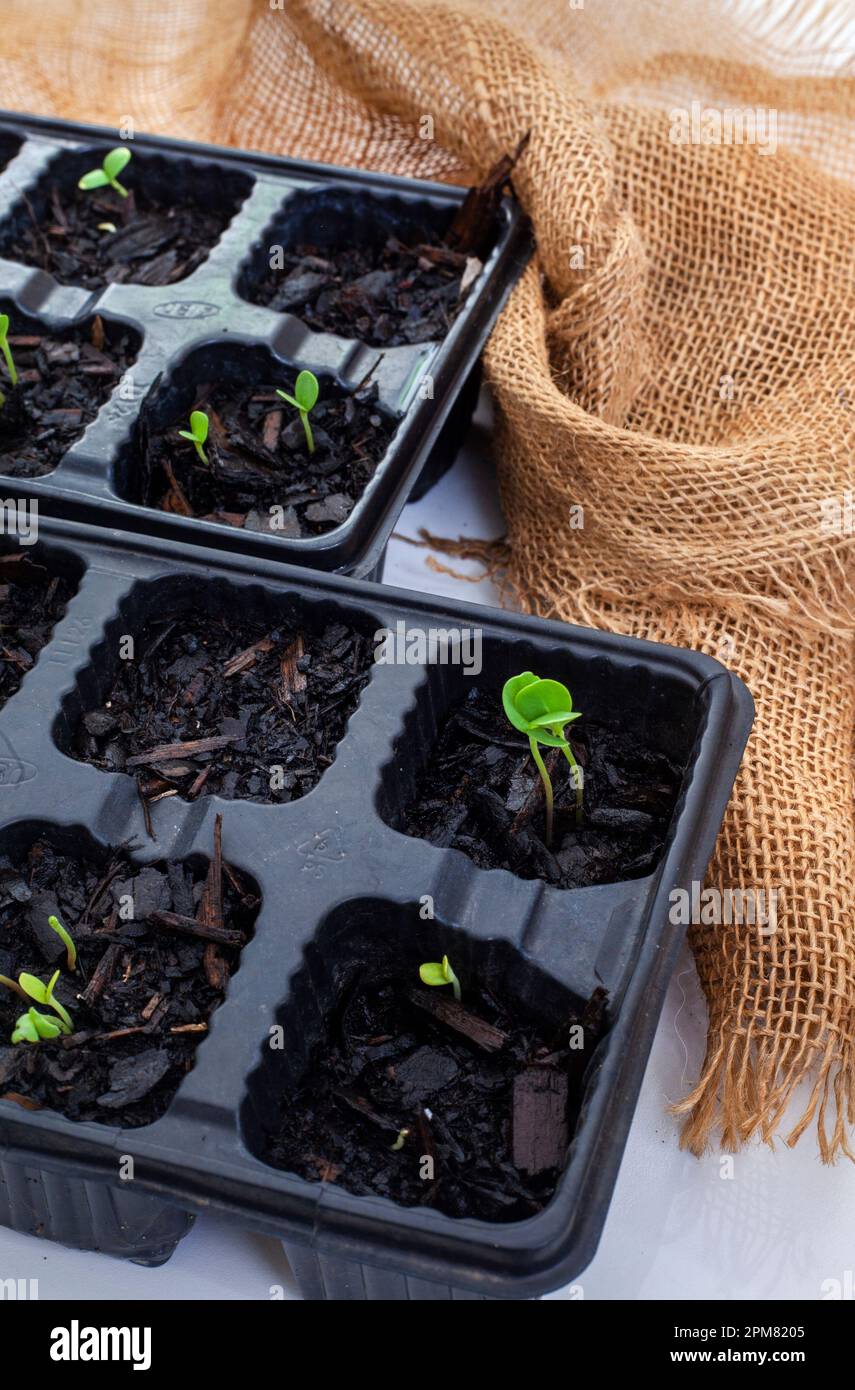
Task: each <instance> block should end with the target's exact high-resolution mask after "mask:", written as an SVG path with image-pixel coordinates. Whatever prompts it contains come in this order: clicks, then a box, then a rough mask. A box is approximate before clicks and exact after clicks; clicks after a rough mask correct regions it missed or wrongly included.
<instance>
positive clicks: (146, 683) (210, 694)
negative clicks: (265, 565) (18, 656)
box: [71, 614, 371, 806]
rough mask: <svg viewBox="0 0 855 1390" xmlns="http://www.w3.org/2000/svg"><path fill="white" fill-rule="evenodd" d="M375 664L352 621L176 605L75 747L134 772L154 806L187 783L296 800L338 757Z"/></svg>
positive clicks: (151, 630) (187, 790)
mask: <svg viewBox="0 0 855 1390" xmlns="http://www.w3.org/2000/svg"><path fill="white" fill-rule="evenodd" d="M370 666H371V647H370V644H369V642H368V639H367V638H365V637H362V636H360V635H359V634H358V633H357V632H355V631H354V630H353V629H352V628H349V627H347V626H345V624H343V623H339V622H329V623H328V624H327V625H326V627H325V628H324V629H323V631H321V632H319V633H313V632H309V631H307V630H305V629H304V628H302V627H300V626H297V625H295V624H294V623H293V622H292V623H289V624H288V625H284V624H280V623H277V621H276V620H275V619H274V618H271V620H270V622H269V624H260V623H258V622H248V621H243V620H242V619H241V618H240V617H238V616H235V617H210V616H205V615H203V614H199V615H193V616H188V615H187V614H180V615H176V616H172V617H170V616H168V615H166V616H164V617H162V618H159V619H157V620H156V621H153V622H150V623H149V624H148V625H147V626H146V627H145V629H144V631H143V632H142V633H141V634H140V635H139V637H138V638H137V659H136V660H133V661H123V662H122V663H121V664H120V666H119V669H118V672H117V674H116V677H115V679H114V680H113V683H112V685H111V687H110V689H109V691H108V693H107V695H106V697H105V699H104V700H103V702H102V703H100V704H99V705H97V706H96V707H94V708H92V709H88V710H86V711H85V712H84V713H83V714H82V716H81V719H80V722H79V724H78V726H77V729H76V732H75V735H74V742H73V748H72V750H71V752H72V754H73V756H75V757H77V758H79V759H81V760H82V761H84V762H89V763H94V764H95V766H96V767H99V768H101V769H103V770H104V771H108V772H128V773H131V774H132V775H135V776H136V777H137V779H138V785H139V790H140V795H141V797H142V799H143V802H144V804H145V805H146V806H148V805H149V804H150V803H151V802H153V801H156V800H158V799H159V798H160V797H163V796H169V795H173V796H174V795H175V794H176V793H177V794H179V795H180V796H182V797H184V798H185V799H187V800H195V798H196V797H198V796H205V795H209V794H210V793H213V792H216V793H217V794H218V795H220V796H223V797H227V798H240V799H242V800H246V801H258V802H286V801H292V800H296V798H297V797H300V796H305V794H306V792H308V791H311V789H312V787H314V786H315V785H316V783H317V782H318V781H319V780H320V778H321V776H322V774H323V772H324V770H325V769H326V768H327V767H328V766H329V765H330V763H331V762H332V761H333V758H334V757H335V749H336V744H337V743H338V741H339V739H340V738H341V737H342V735H343V734H344V730H345V726H346V724H347V720H348V719H349V717H350V715H351V714H352V713H353V711H354V709H355V708H356V705H357V702H358V700H359V693H360V691H361V690H362V687H363V686H364V685H365V683H366V681H367V680H368V676H369V671H370ZM274 769H279V771H278V772H274ZM271 774H273V775H271Z"/></svg>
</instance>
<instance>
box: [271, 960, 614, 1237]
mask: <svg viewBox="0 0 855 1390" xmlns="http://www.w3.org/2000/svg"><path fill="white" fill-rule="evenodd" d="M461 983H462V986H463V998H462V1002H461V1003H457V1002H456V1001H455V1000H454V999H453V997H452V996H451V994H450V992H448V991H445V990H443V991H439V990H437V989H433V988H428V987H427V986H425V985H423V984H422V983H421V981H420V979H419V973H418V966H417V965H416V964H412V965H410V966H408V967H406V968H404V967H400V968H398V969H395V968H392V967H388V968H385V969H382V970H376V969H375V970H372V969H371V968H370V967H368V968H363V969H362V970H360V971H359V972H357V973H356V974H355V976H354V977H353V978H351V980H350V982H349V985H348V986H347V987H346V988H345V989H344V990H343V991H342V993H341V996H340V998H339V1001H338V1003H337V1005H336V1007H335V1009H334V1011H333V1013H332V1015H331V1016H330V1017H328V1019H327V1031H326V1038H325V1040H324V1041H323V1042H322V1043H321V1044H319V1045H318V1046H317V1047H316V1048H315V1049H314V1052H313V1054H312V1059H311V1062H310V1066H309V1069H308V1072H307V1074H306V1075H305V1077H304V1078H303V1079H302V1082H301V1085H300V1088H299V1091H298V1092H297V1093H296V1094H289V1095H285V1096H283V1099H282V1105H281V1114H280V1116H279V1118H278V1120H277V1123H276V1125H275V1127H274V1129H273V1130H272V1131H269V1132H268V1133H267V1135H266V1139H265V1147H264V1152H263V1157H264V1158H265V1159H266V1161H267V1162H268V1163H270V1164H272V1165H274V1166H275V1167H277V1168H285V1169H287V1170H288V1171H289V1172H294V1173H297V1174H299V1175H300V1176H302V1177H306V1178H310V1179H312V1180H314V1181H316V1182H317V1181H321V1182H334V1183H338V1184H339V1185H340V1186H341V1187H344V1188H346V1189H347V1190H348V1191H349V1192H355V1193H360V1194H363V1195H365V1194H369V1193H373V1194H375V1195H377V1196H381V1197H389V1198H391V1199H392V1200H393V1201H395V1202H399V1203H400V1204H401V1205H403V1206H430V1207H434V1208H435V1209H436V1210H437V1211H442V1212H444V1213H445V1214H446V1215H447V1216H457V1217H471V1218H476V1219H479V1220H484V1221H517V1220H522V1219H524V1218H525V1217H528V1216H532V1215H533V1214H534V1213H535V1212H537V1211H540V1210H541V1208H542V1207H543V1206H545V1205H546V1203H547V1202H548V1201H549V1199H550V1197H551V1196H552V1194H553V1192H554V1190H555V1186H556V1183H557V1181H558V1178H559V1176H560V1174H561V1170H562V1168H563V1166H564V1162H565V1158H566V1152H567V1146H568V1143H569V1139H570V1136H571V1135H572V1132H573V1126H574V1122H575V1118H576V1115H577V1114H578V1110H579V1107H580V1104H581V1096H582V1078H583V1073H584V1070H585V1068H586V1066H587V1064H588V1061H589V1059H590V1056H591V1049H592V1047H593V1046H594V1045H595V1044H596V1041H597V1039H598V1037H599V1036H600V1035H601V1033H602V1030H603V1027H604V1006H605V993H604V991H602V990H598V991H596V993H595V994H594V995H592V996H591V999H590V1000H589V1001H588V1003H587V1005H586V1006H584V1008H583V1009H581V1010H580V1011H579V1013H578V1015H574V1016H569V1017H567V1019H566V1020H565V1021H564V1022H563V1024H562V1026H561V1027H560V1028H558V1029H556V1028H555V1027H552V1028H551V1029H549V1028H544V1027H541V1026H539V1025H538V1024H536V1023H533V1022H532V1020H531V1018H530V1016H529V1015H527V1014H525V1013H523V1012H522V1011H521V1010H520V1009H519V1008H518V1007H517V1006H516V1005H514V1004H513V1003H511V1002H509V1001H507V1000H503V999H500V998H498V997H497V996H496V995H495V994H493V993H492V992H491V991H490V990H488V989H487V988H485V987H484V986H482V985H479V984H478V983H477V982H475V981H469V980H465V979H464V980H462V982H461ZM576 1024H581V1025H582V1027H583V1029H584V1037H585V1046H584V1048H578V1049H575V1050H574V1049H573V1048H571V1047H570V1045H569V1040H570V1037H571V1034H570V1029H571V1028H572V1027H573V1026H574V1025H576ZM425 1158H430V1159H431V1160H432V1164H431V1171H432V1176H430V1175H428V1170H427V1169H426V1168H425V1165H424V1160H425Z"/></svg>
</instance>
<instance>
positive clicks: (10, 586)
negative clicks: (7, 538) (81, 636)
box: [0, 550, 75, 709]
mask: <svg viewBox="0 0 855 1390" xmlns="http://www.w3.org/2000/svg"><path fill="white" fill-rule="evenodd" d="M74 592H75V585H74V584H73V583H72V581H71V580H70V579H65V578H64V577H63V576H62V575H58V574H51V573H50V571H49V570H47V569H45V567H44V565H42V564H40V563H39V561H38V560H37V559H33V558H32V557H31V556H30V555H29V554H28V553H27V551H26V550H15V551H11V552H10V553H9V554H8V555H2V556H0V709H2V707H3V705H5V703H6V701H7V700H8V699H9V697H10V695H14V694H15V691H16V690H17V689H18V688H19V687H20V684H21V681H22V680H23V679H24V676H25V675H26V674H27V672H28V671H29V670H30V669H31V667H33V666H35V664H36V658H37V656H38V654H39V652H40V651H41V649H42V647H44V646H45V645H46V644H47V643H48V642H49V641H50V635H51V633H52V632H53V629H54V627H55V626H56V624H57V623H58V622H59V620H60V618H61V617H62V615H63V613H64V612H65V607H66V604H67V603H68V601H69V599H70V598H72V597H73V595H74Z"/></svg>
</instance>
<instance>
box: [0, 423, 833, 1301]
mask: <svg viewBox="0 0 855 1390" xmlns="http://www.w3.org/2000/svg"><path fill="white" fill-rule="evenodd" d="M482 418H483V417H481V416H479V419H482ZM484 437H485V436H484V434H483V433H482V435H481V438H482V439H483V438H484ZM477 439H478V436H477V435H476V442H477ZM420 526H424V527H426V528H427V529H428V530H429V531H432V532H433V533H434V534H438V535H445V536H457V535H469V536H481V537H484V536H495V535H499V534H501V531H502V521H501V514H500V511H499V507H498V503H497V500H496V494H495V487H494V484H493V476H492V469H491V465H490V463H489V460H488V459H487V458H486V457H484V456H483V454H482V453H481V452H480V451H479V450H478V449H473V450H469V451H467V453H466V454H465V456H464V457H462V458H461V459H460V460H459V461H458V463H457V464H456V465H455V467H454V469H453V470H452V472H451V473H450V474H448V475H447V476H446V478H445V479H443V481H442V482H441V483H440V484H439V485H438V487H437V488H435V489H434V491H433V492H431V493H429V494H428V496H427V497H426V498H424V499H423V500H422V501H421V502H420V503H418V504H416V505H415V506H412V507H409V508H407V510H406V511H405V512H404V514H403V516H402V517H401V521H400V523H399V527H398V529H399V531H400V532H402V533H403V534H405V535H409V536H416V535H417V532H418V528H419V527H420ZM429 553H430V552H429V551H426V550H422V549H416V548H415V547H412V546H408V545H406V544H405V543H404V542H403V541H393V542H392V543H391V545H390V550H389V557H388V565H387V572H386V576H385V578H386V582H387V583H391V584H398V585H401V586H404V587H408V588H413V589H418V590H422V591H425V592H435V593H442V594H451V595H459V596H462V597H464V598H467V599H469V600H471V601H476V602H481V603H490V602H492V601H494V599H495V594H494V591H493V590H492V586H491V585H489V584H485V583H483V582H482V583H479V584H477V585H476V584H468V583H464V582H461V581H459V580H454V579H451V578H450V577H448V576H447V575H441V574H437V573H435V572H434V571H433V570H431V569H430V568H429V567H428V566H427V565H426V564H425V558H426V556H427V555H428V554H429ZM437 558H438V559H439V560H440V562H441V563H448V564H450V565H451V567H452V568H454V569H469V570H474V568H475V567H474V566H467V565H465V564H463V563H461V562H459V561H457V560H446V559H445V558H444V557H442V556H438V557H437ZM705 1030H706V1012H705V1006H704V1003H703V998H702V996H701V994H700V990H699V987H698V983H697V977H696V975H695V971H694V967H693V965H692V962H691V957H690V956H689V954H688V952H684V955H683V959H682V961H681V963H680V965H679V967H678V969H677V971H676V973H675V977H674V980H673V981H672V983H671V988H670V990H669V993H668V998H667V1002H666V1005H665V1009H664V1012H663V1015H662V1019H661V1022H660V1026H659V1030H658V1032H657V1035H656V1041H655V1043H654V1047H653V1052H652V1054H651V1059H650V1064H649V1066H648V1069H647V1074H646V1077H645V1081H644V1087H643V1089H642V1093H641V1098H640V1101H639V1105H638V1109H637V1111H636V1115H635V1119H634V1122H633V1125H632V1130H631V1133H630V1136H629V1142H628V1145H627V1149H626V1153H625V1156H624V1160H623V1165H622V1168H621V1172H620V1177H619V1180H618V1185H617V1190H616V1193H615V1197H614V1200H613V1202H612V1206H611V1211H610V1213H609V1217H608V1221H607V1224H606V1228H605V1232H604V1235H603V1239H602V1242H601V1244H600V1248H599V1251H598V1253H597V1255H596V1257H595V1259H594V1261H593V1263H592V1264H591V1265H590V1266H589V1268H588V1269H587V1270H586V1271H585V1272H584V1274H582V1275H581V1276H580V1278H579V1279H578V1281H577V1283H576V1284H575V1285H574V1286H572V1287H571V1288H567V1289H563V1290H561V1291H560V1292H558V1293H555V1294H552V1295H551V1296H550V1297H551V1298H553V1299H578V1298H579V1297H583V1298H585V1299H621V1298H624V1299H660V1298H680V1299H696V1298H712V1299H732V1298H752V1299H775V1298H791V1299H808V1300H811V1299H820V1298H822V1297H823V1296H826V1297H827V1296H828V1288H829V1287H831V1288H833V1287H834V1285H830V1286H829V1285H826V1286H825V1288H824V1287H823V1286H824V1285H825V1281H827V1280H828V1281H833V1280H838V1281H840V1283H841V1285H843V1286H844V1287H846V1285H845V1280H846V1272H847V1271H849V1285H848V1287H849V1288H850V1289H851V1286H852V1271H853V1270H855V1246H853V1231H855V1176H853V1172H852V1167H851V1165H850V1164H849V1163H848V1162H846V1161H843V1162H842V1163H841V1164H840V1165H838V1166H837V1167H836V1168H832V1169H829V1168H824V1167H823V1166H822V1165H821V1163H820V1162H819V1159H818V1157H817V1155H816V1142H815V1139H814V1137H813V1134H812V1133H811V1132H808V1133H807V1134H806V1135H805V1137H804V1139H803V1140H802V1141H801V1142H800V1144H799V1145H798V1147H797V1148H796V1149H795V1150H788V1149H787V1148H786V1147H785V1146H784V1145H783V1144H782V1143H781V1144H779V1145H778V1146H777V1148H776V1150H775V1151H771V1150H770V1149H769V1148H767V1147H765V1146H759V1145H758V1146H756V1147H753V1148H750V1149H748V1150H746V1151H743V1152H742V1153H740V1154H737V1155H736V1156H734V1157H733V1159H732V1174H733V1175H732V1177H728V1176H726V1174H727V1172H728V1170H729V1168H730V1167H731V1165H730V1164H729V1163H724V1164H723V1163H722V1158H721V1156H720V1155H719V1154H718V1153H715V1154H709V1155H708V1156H707V1157H705V1158H704V1159H702V1160H700V1161H698V1160H697V1159H694V1158H691V1157H689V1156H688V1155H687V1154H684V1153H681V1152H680V1150H679V1148H678V1142H677V1140H678V1132H679V1131H678V1125H677V1122H676V1121H675V1120H674V1119H673V1118H672V1117H671V1116H670V1115H669V1114H668V1110H667V1107H668V1104H669V1103H670V1102H672V1101H676V1100H679V1099H680V1098H681V1097H682V1096H683V1095H684V1094H685V1093H686V1091H687V1090H688V1089H689V1086H690V1085H691V1083H692V1081H693V1080H694V1078H695V1077H696V1076H697V1074H698V1068H699V1066H700V1062H701V1059H702V1057H703V1047H704V1036H705ZM7 1278H15V1279H34V1278H35V1279H38V1281H39V1295H40V1297H41V1298H42V1299H60V1298H69V1297H70V1298H73V1299H100V1298H118V1299H143V1300H148V1299H151V1300H160V1299H165V1300H175V1299H198V1298H211V1299H269V1298H271V1297H284V1298H285V1299H289V1298H294V1297H296V1296H297V1295H296V1293H295V1291H294V1286H293V1282H292V1281H291V1276H290V1272H289V1270H288V1265H287V1263H286V1261H285V1257H284V1255H283V1253H282V1248H281V1246H280V1245H279V1243H278V1241H275V1240H273V1239H269V1238H267V1237H263V1236H257V1235H251V1234H249V1233H247V1232H244V1231H241V1230H240V1229H239V1228H238V1227H237V1226H232V1225H231V1224H229V1223H226V1222H224V1221H221V1220H219V1219H217V1218H215V1217H212V1216H201V1217H200V1218H199V1219H198V1221H197V1222H196V1225H195V1227H194V1229H193V1230H192V1231H191V1232H190V1234H189V1236H187V1237H186V1238H185V1239H184V1240H183V1241H182V1242H181V1243H180V1244H179V1246H178V1249H177V1251H176V1253H175V1255H174V1256H173V1258H172V1259H171V1260H170V1261H169V1263H168V1264H166V1265H164V1266H163V1267H161V1268H160V1269H154V1270H149V1269H140V1268H137V1267H136V1266H134V1265H130V1264H125V1263H123V1262H121V1261H119V1260H112V1259H107V1258H105V1257H103V1256H97V1255H87V1254H81V1253H78V1252H75V1251H70V1250H64V1249H62V1248H61V1247H59V1246H54V1245H49V1244H47V1243H46V1242H44V1241H40V1240H37V1239H35V1238H31V1237H28V1236H19V1235H16V1234H15V1233H13V1232H10V1231H5V1230H2V1229H0V1280H2V1279H7ZM271 1290H272V1291H273V1292H271ZM849 1296H850V1297H851V1292H850V1295H849Z"/></svg>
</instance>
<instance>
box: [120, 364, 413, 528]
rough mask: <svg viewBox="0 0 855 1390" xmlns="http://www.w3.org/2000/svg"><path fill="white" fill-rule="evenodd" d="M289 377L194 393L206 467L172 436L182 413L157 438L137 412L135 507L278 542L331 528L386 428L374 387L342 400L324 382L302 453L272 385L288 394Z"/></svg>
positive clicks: (362, 480) (384, 442)
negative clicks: (204, 431) (204, 432)
mask: <svg viewBox="0 0 855 1390" xmlns="http://www.w3.org/2000/svg"><path fill="white" fill-rule="evenodd" d="M295 375H296V373H294V372H291V373H289V374H287V375H283V377H282V380H281V381H278V382H273V383H270V384H268V385H255V386H253V387H251V388H247V387H245V386H243V387H242V386H235V385H233V384H212V385H205V386H202V387H201V388H200V389H199V392H198V394H197V399H196V404H195V405H194V407H193V408H194V409H196V410H204V411H205V412H206V414H207V415H208V422H209V432H208V442H207V444H206V445H205V454H206V456H207V459H208V462H207V463H203V462H202V460H201V459H200V458H199V455H198V453H197V452H196V449H195V447H194V445H193V444H191V443H190V442H189V441H187V440H186V439H182V438H181V437H180V435H179V433H178V431H179V429H186V428H187V425H188V416H189V413H190V412H189V411H188V412H187V415H185V416H182V417H181V418H176V419H175V420H173V422H172V423H171V424H170V425H169V427H168V428H167V429H164V430H159V431H157V432H155V431H152V430H150V428H149V425H148V419H147V416H148V413H149V412H148V411H146V412H144V414H143V418H142V421H141V426H140V464H139V477H140V485H141V488H142V499H141V500H142V501H143V502H144V503H145V504H146V505H148V506H155V507H160V508H161V509H162V510H163V511H167V512H177V513H178V514H179V515H180V516H194V517H199V518H201V519H202V520H204V521H219V522H222V523H225V524H226V525H231V526H238V527H243V528H244V529H245V530H248V531H261V532H265V533H267V534H270V535H273V536H281V537H284V538H285V539H293V538H295V537H298V536H319V535H323V534H324V532H326V531H330V530H332V529H333V527H335V526H340V525H341V524H342V522H343V521H346V520H347V518H348V517H349V515H350V513H351V512H352V510H353V508H354V506H355V505H356V503H357V502H358V500H359V498H360V497H361V496H362V494H363V492H364V491H365V489H366V487H367V486H368V484H369V482H370V481H371V479H372V477H373V476H374V471H375V469H376V467H377V464H378V463H379V462H380V460H381V459H382V457H383V455H384V454H385V452H386V448H387V446H388V443H389V440H390V439H391V438H392V435H393V434H394V433H395V428H396V426H395V422H394V421H393V420H390V419H389V418H388V417H387V416H386V415H383V414H382V413H381V411H380V409H379V407H378V406H377V388H376V386H374V385H366V386H364V387H363V388H362V389H361V390H359V391H356V392H355V393H349V392H345V391H342V390H341V389H340V388H339V387H337V386H335V385H334V384H332V383H329V382H324V383H323V385H322V386H321V396H320V399H319V400H318V403H317V405H316V406H315V408H314V410H313V411H312V413H311V428H312V435H313V440H314V445H315V448H314V452H313V453H310V452H309V449H308V445H307V442H306V435H305V432H304V430H303V426H302V423H301V421H300V417H299V415H298V414H297V412H296V411H295V410H294V409H293V408H292V407H291V406H289V405H288V404H287V403H286V402H285V401H283V400H282V399H281V397H280V396H277V394H276V388H277V387H279V388H280V389H281V390H283V391H287V392H288V393H289V394H293V389H294V377H295ZM271 508H273V509H274V510H273V511H272V512H271Z"/></svg>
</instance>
